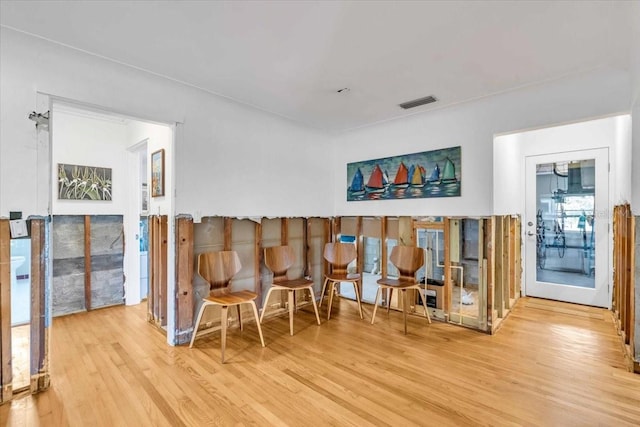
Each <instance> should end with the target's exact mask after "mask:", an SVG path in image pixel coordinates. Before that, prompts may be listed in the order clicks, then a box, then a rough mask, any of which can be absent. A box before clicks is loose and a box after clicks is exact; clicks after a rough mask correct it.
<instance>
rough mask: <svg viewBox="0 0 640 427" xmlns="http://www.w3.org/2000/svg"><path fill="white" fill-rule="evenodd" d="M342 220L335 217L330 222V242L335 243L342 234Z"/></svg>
mask: <svg viewBox="0 0 640 427" xmlns="http://www.w3.org/2000/svg"><path fill="white" fill-rule="evenodd" d="M341 230H342V218H340V217H339V216H338V217H335V218H333V219H332V220H331V240H330V241H331V242H337V241H338V240H339V238H340V235H341V234H342V231H341Z"/></svg>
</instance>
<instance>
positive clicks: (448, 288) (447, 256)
mask: <svg viewBox="0 0 640 427" xmlns="http://www.w3.org/2000/svg"><path fill="white" fill-rule="evenodd" d="M450 235H451V221H450V220H449V218H445V219H444V242H443V245H444V289H443V295H444V302H443V304H442V306H443V307H442V309H443V310H444V312H445V313H447V314H448V313H450V312H451V292H452V289H453V287H452V284H451V244H450V242H451V240H450Z"/></svg>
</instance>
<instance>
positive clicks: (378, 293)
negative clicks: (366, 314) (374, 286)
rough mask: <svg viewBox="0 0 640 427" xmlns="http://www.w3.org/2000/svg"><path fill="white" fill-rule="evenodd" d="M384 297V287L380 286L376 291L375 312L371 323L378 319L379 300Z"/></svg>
mask: <svg viewBox="0 0 640 427" xmlns="http://www.w3.org/2000/svg"><path fill="white" fill-rule="evenodd" d="M381 297H382V287H380V286H378V290H377V292H376V300H375V301H374V302H373V314H372V315H371V324H372V325H373V322H375V321H376V311H378V303H379V302H378V300H379V299H380V298H381Z"/></svg>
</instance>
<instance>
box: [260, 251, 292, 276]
mask: <svg viewBox="0 0 640 427" xmlns="http://www.w3.org/2000/svg"><path fill="white" fill-rule="evenodd" d="M295 262H296V255H295V253H294V252H293V248H292V247H291V246H272V247H270V248H264V264H265V265H266V266H267V268H268V269H269V270H271V271H272V272H273V283H278V282H282V281H285V280H289V279H288V278H287V270H288V269H289V267H291V266H292V265H293V264H294V263H295Z"/></svg>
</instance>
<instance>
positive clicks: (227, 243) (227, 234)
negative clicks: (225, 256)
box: [223, 216, 233, 251]
mask: <svg viewBox="0 0 640 427" xmlns="http://www.w3.org/2000/svg"><path fill="white" fill-rule="evenodd" d="M223 221H224V237H223V239H224V243H223V248H224V249H223V250H225V251H230V250H231V246H232V242H233V239H232V229H233V219H232V218H229V217H227V216H225V217H224V219H223Z"/></svg>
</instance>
